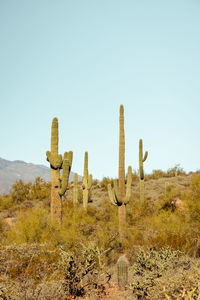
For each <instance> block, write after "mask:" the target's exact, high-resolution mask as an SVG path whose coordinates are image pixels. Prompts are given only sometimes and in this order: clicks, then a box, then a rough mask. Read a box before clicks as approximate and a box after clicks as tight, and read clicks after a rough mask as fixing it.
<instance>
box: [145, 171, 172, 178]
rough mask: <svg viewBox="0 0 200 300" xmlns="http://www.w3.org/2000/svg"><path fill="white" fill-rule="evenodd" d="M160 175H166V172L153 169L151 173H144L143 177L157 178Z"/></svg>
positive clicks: (160, 176)
mask: <svg viewBox="0 0 200 300" xmlns="http://www.w3.org/2000/svg"><path fill="white" fill-rule="evenodd" d="M162 177H167V176H166V173H165V172H164V171H162V170H153V171H152V174H147V175H145V179H146V180H149V179H159V178H162Z"/></svg>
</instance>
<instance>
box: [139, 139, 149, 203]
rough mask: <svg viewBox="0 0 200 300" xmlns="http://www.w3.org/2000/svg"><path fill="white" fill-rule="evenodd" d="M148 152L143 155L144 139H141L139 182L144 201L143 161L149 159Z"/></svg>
mask: <svg viewBox="0 0 200 300" xmlns="http://www.w3.org/2000/svg"><path fill="white" fill-rule="evenodd" d="M147 156H148V152H147V151H146V152H145V155H144V157H143V145H142V139H140V140H139V184H140V201H142V202H143V201H144V169H143V162H145V160H146V159H147Z"/></svg>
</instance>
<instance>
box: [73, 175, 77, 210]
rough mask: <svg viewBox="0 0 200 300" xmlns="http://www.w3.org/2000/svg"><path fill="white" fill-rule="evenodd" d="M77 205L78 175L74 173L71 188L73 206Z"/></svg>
mask: <svg viewBox="0 0 200 300" xmlns="http://www.w3.org/2000/svg"><path fill="white" fill-rule="evenodd" d="M77 203H78V174H77V173H74V186H73V204H74V206H75V205H76V204H77Z"/></svg>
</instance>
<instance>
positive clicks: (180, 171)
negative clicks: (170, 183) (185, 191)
mask: <svg viewBox="0 0 200 300" xmlns="http://www.w3.org/2000/svg"><path fill="white" fill-rule="evenodd" d="M167 175H168V177H174V176H178V175H185V171H184V170H183V168H181V167H180V164H177V165H175V166H174V167H173V168H170V169H168V170H167Z"/></svg>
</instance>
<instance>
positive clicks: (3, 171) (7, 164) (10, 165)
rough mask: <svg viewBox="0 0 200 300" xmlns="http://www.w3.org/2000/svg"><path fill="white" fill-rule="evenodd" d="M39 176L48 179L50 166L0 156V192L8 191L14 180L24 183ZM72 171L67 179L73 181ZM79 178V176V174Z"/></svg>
mask: <svg viewBox="0 0 200 300" xmlns="http://www.w3.org/2000/svg"><path fill="white" fill-rule="evenodd" d="M38 176H40V177H41V178H43V179H44V180H45V181H50V180H51V179H50V168H48V167H46V166H44V165H35V164H32V163H26V162H24V161H21V160H14V161H10V160H6V159H3V158H0V194H6V193H8V192H9V189H10V187H11V186H12V184H13V183H15V182H16V180H19V179H21V180H23V181H24V182H25V183H27V182H29V181H34V180H35V178H36V177H38ZM73 177H74V173H73V172H71V173H70V178H69V181H73ZM79 180H81V176H79Z"/></svg>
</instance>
